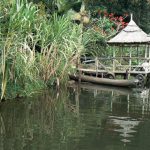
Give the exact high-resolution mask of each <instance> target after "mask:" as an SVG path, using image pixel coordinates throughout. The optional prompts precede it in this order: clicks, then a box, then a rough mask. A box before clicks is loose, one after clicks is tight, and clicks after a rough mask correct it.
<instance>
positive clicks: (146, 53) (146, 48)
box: [145, 46, 148, 59]
mask: <svg viewBox="0 0 150 150" xmlns="http://www.w3.org/2000/svg"><path fill="white" fill-rule="evenodd" d="M147 50H148V49H147V46H146V48H145V59H147Z"/></svg>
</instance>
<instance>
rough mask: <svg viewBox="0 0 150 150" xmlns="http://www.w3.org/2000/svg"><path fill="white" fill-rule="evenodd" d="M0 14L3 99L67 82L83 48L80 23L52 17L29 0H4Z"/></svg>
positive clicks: (0, 73) (0, 63)
mask: <svg viewBox="0 0 150 150" xmlns="http://www.w3.org/2000/svg"><path fill="white" fill-rule="evenodd" d="M0 18H1V22H2V23H1V24H0V38H1V39H0V49H1V51H0V80H1V99H3V98H5V99H7V98H10V97H11V98H12V97H16V96H26V95H30V94H32V93H33V92H36V91H38V90H39V89H43V88H45V87H47V86H53V85H54V83H55V82H56V81H57V84H61V83H66V82H65V81H66V79H67V78H68V72H71V71H73V69H72V65H74V62H75V61H76V59H77V58H78V56H79V55H80V53H81V52H82V50H83V46H81V44H82V43H81V38H82V36H81V35H80V33H81V28H80V26H78V25H76V24H73V23H72V22H71V20H70V18H68V17H67V16H62V17H60V16H57V14H54V15H51V16H50V17H49V18H48V17H47V16H46V14H44V15H43V14H41V13H40V11H39V8H38V6H36V5H33V4H32V3H28V2H27V1H26V0H17V1H13V0H12V1H10V2H9V1H8V2H5V3H2V2H1V5H0ZM37 47H39V48H40V52H37Z"/></svg>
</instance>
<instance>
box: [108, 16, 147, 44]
mask: <svg viewBox="0 0 150 150" xmlns="http://www.w3.org/2000/svg"><path fill="white" fill-rule="evenodd" d="M108 43H110V44H142V43H150V37H149V36H148V35H147V34H146V33H145V32H144V31H142V29H140V27H139V26H138V25H137V24H136V23H135V22H134V21H133V15H132V14H131V19H130V22H129V23H128V25H127V26H126V27H125V28H124V29H123V30H122V31H121V32H120V33H118V34H117V35H116V36H115V37H114V38H112V39H110V40H109V41H108Z"/></svg>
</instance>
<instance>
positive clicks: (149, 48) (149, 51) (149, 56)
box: [148, 45, 150, 60]
mask: <svg viewBox="0 0 150 150" xmlns="http://www.w3.org/2000/svg"><path fill="white" fill-rule="evenodd" d="M148 54H149V55H148V58H149V60H150V47H149V45H148Z"/></svg>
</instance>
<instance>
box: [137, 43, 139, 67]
mask: <svg viewBox="0 0 150 150" xmlns="http://www.w3.org/2000/svg"><path fill="white" fill-rule="evenodd" d="M137 65H139V46H137Z"/></svg>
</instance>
